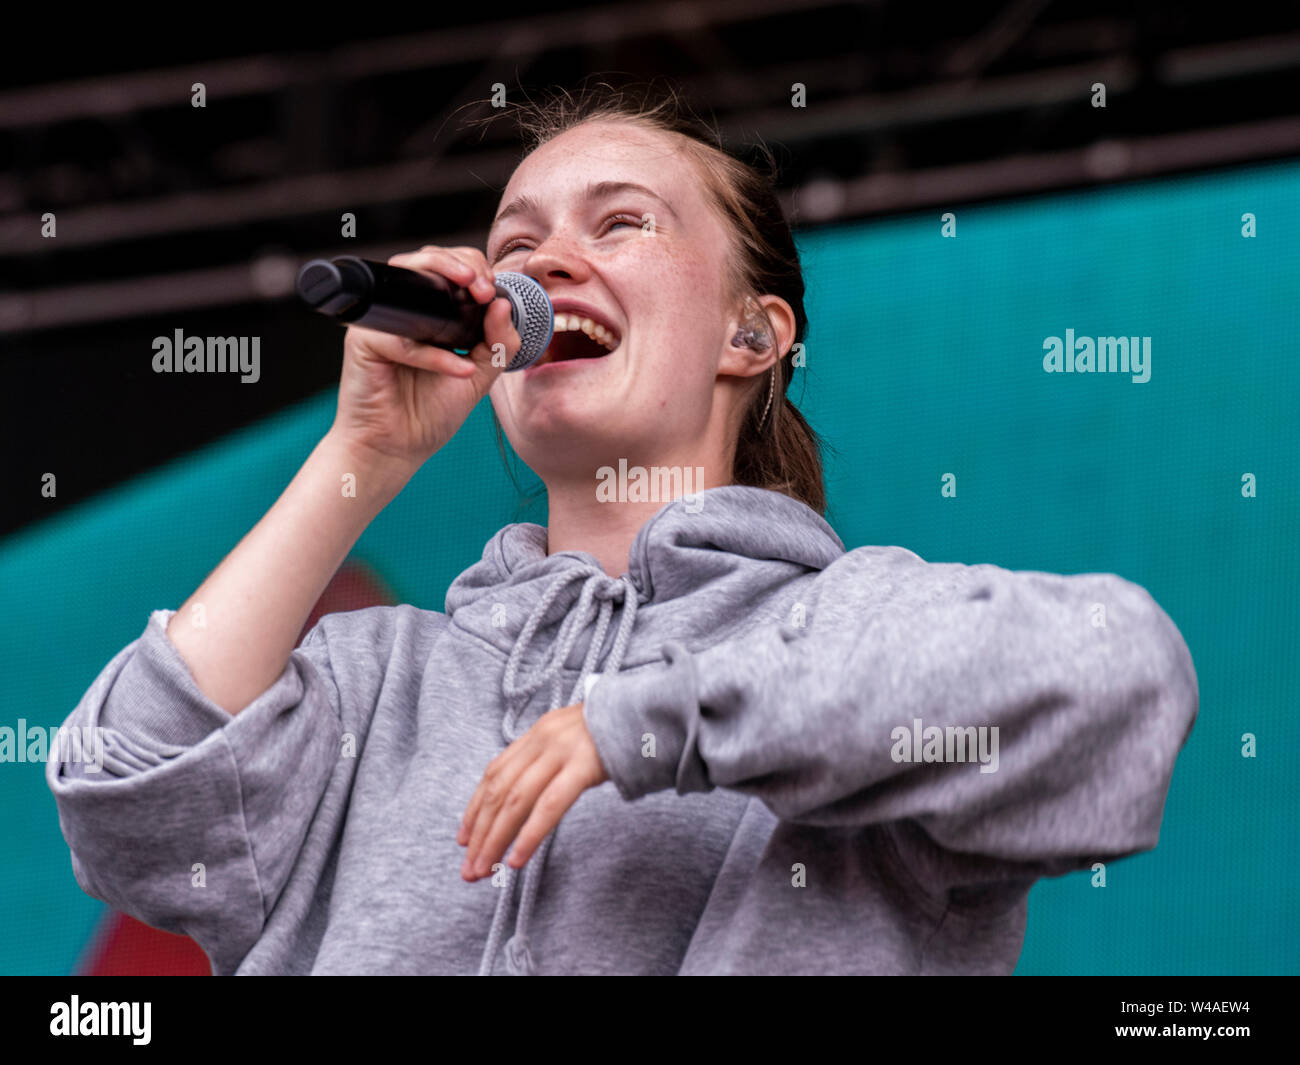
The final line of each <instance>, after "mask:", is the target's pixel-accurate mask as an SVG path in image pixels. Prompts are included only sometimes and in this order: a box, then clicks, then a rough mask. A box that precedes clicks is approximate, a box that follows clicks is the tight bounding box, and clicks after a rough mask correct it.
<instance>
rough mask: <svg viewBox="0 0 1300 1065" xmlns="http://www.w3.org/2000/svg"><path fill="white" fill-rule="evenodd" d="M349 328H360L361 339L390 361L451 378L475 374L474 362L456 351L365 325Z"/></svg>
mask: <svg viewBox="0 0 1300 1065" xmlns="http://www.w3.org/2000/svg"><path fill="white" fill-rule="evenodd" d="M348 330H349V331H352V330H356V331H357V333H358V336H357V337H356V339H357V340H358V341H360V342H361V343H363V344H364V345H365V346H366V347H368V348H370V349H371V350H373V351H374V352H376V353H377V354H379V355H380V356H382V357H383V358H385V359H387V360H389V361H390V362H399V363H401V364H402V365H404V366H411V367H414V368H415V369H417V370H429V371H431V372H433V373H440V374H446V375H447V376H448V377H473V376H474V373H475V367H474V364H473V363H472V362H471V361H470V360H469V359H466V358H463V357H462V356H460V355H457V354H456V353H455V352H453V351H447V350H445V349H443V348H436V347H433V346H432V345H430V344H421V343H420V342H419V341H418V340H412V339H410V337H402V336H396V335H394V334H392V333H383V332H380V331H379V330H375V329H367V328H366V327H365V326H362V325H355V324H354V325H350V326H348Z"/></svg>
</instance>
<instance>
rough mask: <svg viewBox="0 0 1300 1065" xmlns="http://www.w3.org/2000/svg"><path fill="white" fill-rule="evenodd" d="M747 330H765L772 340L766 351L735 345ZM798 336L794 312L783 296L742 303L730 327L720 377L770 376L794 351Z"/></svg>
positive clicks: (739, 304) (769, 296) (769, 341)
mask: <svg viewBox="0 0 1300 1065" xmlns="http://www.w3.org/2000/svg"><path fill="white" fill-rule="evenodd" d="M755 301H756V302H757V307H755ZM744 329H752V330H756V331H757V330H762V331H764V332H765V333H766V335H767V338H768V345H767V347H766V349H765V350H762V351H757V350H755V349H754V348H752V347H741V346H738V345H736V344H734V343H733V340H732V338H733V337H735V335H736V333H737V332H739V331H740V330H744ZM794 333H795V319H794V311H793V310H791V309H790V304H788V303H786V301H785V300H783V299H782V298H781V297H780V296H773V295H770V294H769V295H766V296H758V297H755V299H754V300H751V301H745V300H742V301H741V302H739V303H737V304H736V311H735V314H734V316H733V318H732V320H731V321H730V322H728V324H727V334H726V338H725V339H724V340H723V350H722V357H721V358H720V359H719V360H718V375H719V376H730V377H754V376H757V375H758V374H764V373H767V371H768V369H769V368H770V367H771V366H772V364H773V363H774V362H777V361H778V360H780V359H782V358H784V357H785V355H786V353H787V352H788V351H789V350H790V348H791V346H792V345H793V344H794Z"/></svg>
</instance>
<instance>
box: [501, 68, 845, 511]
mask: <svg viewBox="0 0 1300 1065" xmlns="http://www.w3.org/2000/svg"><path fill="white" fill-rule="evenodd" d="M507 110H508V112H509V113H510V114H511V115H512V117H513V118H514V120H515V124H516V126H517V128H518V131H519V133H520V135H521V138H522V140H523V144H524V156H523V157H524V158H526V157H527V156H528V155H529V154H530V153H532V152H533V151H535V150H536V149H537V148H539V147H541V146H542V145H543V144H545V143H546V142H547V141H549V140H551V139H552V138H554V137H557V136H559V135H560V134H561V133H564V132H566V131H568V130H571V129H573V128H574V127H576V126H578V125H581V124H582V123H584V122H589V121H592V120H595V119H603V120H616V121H625V122H632V123H635V124H637V125H640V126H642V127H644V128H649V129H652V130H658V131H660V132H664V133H671V134H678V135H679V136H681V137H683V138H685V141H684V147H685V148H686V150H687V151H688V153H689V155H690V157H691V159H692V161H693V162H694V163H695V164H696V167H697V169H698V170H699V171H700V174H701V177H702V178H703V180H704V185H705V188H706V190H707V194H708V197H709V199H710V201H711V203H712V205H713V207H714V208H715V209H716V210H717V212H718V213H719V215H720V216H721V218H722V220H723V221H724V222H725V223H726V225H727V228H728V229H729V231H730V232H731V233H732V235H733V242H732V255H731V256H730V271H729V275H730V276H729V277H728V278H727V282H728V284H727V287H728V289H729V294H730V296H731V297H733V298H735V299H737V300H739V299H740V298H741V297H742V296H744V295H746V294H752V295H755V296H757V295H766V294H769V293H770V294H772V295H776V296H780V297H781V298H782V299H784V300H785V301H786V303H788V304H789V305H790V308H791V309H792V310H793V311H794V317H795V334H794V339H793V341H792V342H791V344H792V346H791V350H792V351H799V350H801V349H800V348H799V347H798V346H799V345H801V344H802V342H803V340H804V336H805V334H806V333H807V329H808V316H807V314H806V312H805V311H804V303H803V297H804V281H803V268H802V266H801V264H800V261H799V252H798V249H797V248H796V247H795V243H794V237H793V234H792V233H791V231H790V225H789V223H788V222H787V220H786V218H785V214H784V212H783V211H782V210H781V203H780V201H779V200H778V199H777V195H776V177H777V166H776V162H775V159H774V158H773V155H772V153H771V151H770V150H769V149H768V148H767V147H766V146H765V145H762V144H758V145H754V146H753V150H754V151H755V153H756V159H755V161H754V162H753V163H751V162H748V161H746V160H744V159H742V158H740V157H739V156H738V155H735V154H732V153H731V152H730V151H728V150H727V148H726V147H724V145H723V140H722V135H721V133H720V132H719V131H718V130H717V129H716V128H715V127H713V126H711V125H709V124H708V123H707V122H705V121H704V120H703V119H701V118H700V117H698V116H697V115H696V114H695V113H694V112H693V111H692V110H691V108H690V106H689V105H688V104H687V103H686V102H685V101H684V100H683V99H682V97H681V95H680V94H679V93H678V92H677V91H676V89H674V88H673V87H672V86H671V85H668V86H665V87H664V88H662V89H660V88H657V87H656V86H655V85H654V83H644V84H640V85H632V86H626V87H622V88H619V87H615V86H613V85H611V84H609V83H608V82H603V81H602V82H600V83H598V84H596V85H594V86H584V87H583V88H581V89H579V90H578V91H577V93H576V94H575V93H571V92H570V91H568V90H567V89H563V88H560V89H555V90H552V91H551V92H550V93H549V94H547V95H546V96H545V97H544V98H543V99H541V100H540V101H534V100H531V99H529V100H527V101H526V102H525V103H522V104H514V105H511V106H510V107H509V108H508V109H507ZM495 117H496V116H489V118H488V119H487V121H492V119H493V118H495ZM480 121H481V120H480ZM769 335H772V336H775V334H774V333H771V331H770V330H769ZM777 365H778V370H777V386H776V388H775V389H774V390H772V391H773V396H772V403H771V409H770V410H768V412H767V415H766V418H764V417H763V408H764V406H765V405H766V404H767V397H768V391H769V389H770V388H771V379H772V374H771V371H770V370H769V371H768V372H767V373H764V374H761V375H759V377H758V380H757V383H756V384H755V386H754V387H753V389H752V390H751V395H750V399H749V403H748V405H747V408H746V410H745V413H744V415H743V417H742V419H741V425H740V432H739V436H738V437H737V440H736V454H735V462H734V465H733V472H732V479H733V481H734V483H736V484H744V485H752V486H754V487H756V488H766V489H770V490H772V491H776V492H782V493H784V494H785V495H788V496H791V497H793V498H795V499H798V500H799V501H801V502H803V503H805V504H807V505H808V506H809V507H811V508H812V509H813V510H815V511H817V513H819V514H824V513H825V510H826V488H825V484H824V481H823V476H822V460H821V441H820V440H819V439H818V437H817V434H816V433H815V432H814V431H813V429H812V427H811V426H810V425H809V424H808V422H807V421H806V420H805V419H804V417H803V415H802V414H800V413H799V410H798V408H796V407H795V406H794V404H793V403H791V402H790V401H789V400H788V399H787V398H786V390H787V389H788V388H789V386H790V381H791V379H792V378H793V377H794V371H795V369H796V366H795V365H794V356H793V355H791V354H789V353H787V354H786V356H785V357H784V358H782V359H780V360H779V362H778V364H777ZM493 420H494V421H495V415H494V417H493ZM760 421H761V424H760ZM497 439H498V441H499V442H500V441H501V434H500V425H499V423H498V424H497ZM502 450H503V453H504V444H502Z"/></svg>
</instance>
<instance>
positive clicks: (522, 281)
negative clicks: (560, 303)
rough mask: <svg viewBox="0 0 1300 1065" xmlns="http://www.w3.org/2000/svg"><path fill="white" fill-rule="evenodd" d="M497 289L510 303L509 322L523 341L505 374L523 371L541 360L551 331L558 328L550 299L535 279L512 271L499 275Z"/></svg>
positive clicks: (505, 271)
mask: <svg viewBox="0 0 1300 1065" xmlns="http://www.w3.org/2000/svg"><path fill="white" fill-rule="evenodd" d="M496 288H497V293H498V294H499V295H502V296H505V298H506V299H508V300H509V301H510V320H511V322H512V323H513V325H514V327H515V332H517V333H518V334H519V339H520V340H521V341H523V343H522V344H520V345H519V352H518V354H516V355H515V357H514V358H513V359H511V360H510V365H509V366H507V367H506V372H507V373H509V372H511V371H513V370H522V369H523V368H524V367H525V366H531V365H532V364H533V363H534V362H536V361H537V360H538V359H540V358H541V357H542V353H543V352H545V351H546V346H547V345H548V344H549V343H550V342H551V330H552V329H554V328H555V312H554V310H553V308H552V307H551V298H550V297H549V296H548V295H547V294H546V289H544V288H542V286H541V285H539V284H538V283H537V281H536V280H535V279H533V278H531V277H529V276H528V275H527V274H519V273H515V272H514V271H512V270H503V271H502V272H501V273H499V274H497V275H496Z"/></svg>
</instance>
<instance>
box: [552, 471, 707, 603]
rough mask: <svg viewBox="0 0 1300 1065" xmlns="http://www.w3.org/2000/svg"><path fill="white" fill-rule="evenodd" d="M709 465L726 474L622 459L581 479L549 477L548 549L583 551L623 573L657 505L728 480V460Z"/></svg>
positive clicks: (613, 572) (614, 573)
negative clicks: (640, 463) (633, 548)
mask: <svg viewBox="0 0 1300 1065" xmlns="http://www.w3.org/2000/svg"><path fill="white" fill-rule="evenodd" d="M712 469H713V471H714V472H715V474H716V471H718V470H725V471H726V476H722V477H717V476H714V477H710V467H709V465H708V464H707V463H705V464H694V465H688V464H687V463H686V462H685V461H683V462H681V463H676V462H672V461H667V462H663V463H660V464H656V465H645V466H638V465H636V464H634V463H632V462H631V461H629V460H621V461H615V462H614V463H613V464H612V465H609V466H602V467H600V469H599V471H598V472H597V473H596V474H595V475H594V476H593V475H588V476H585V477H583V478H581V479H580V480H579V479H574V480H568V479H565V480H558V479H554V478H552V479H550V480H548V481H547V486H546V487H547V501H548V514H547V527H546V533H547V545H546V553H547V554H548V555H553V554H555V553H556V552H557V551H586V552H587V553H588V554H591V555H594V556H595V557H596V559H597V561H598V562H599V563H600V565H601V568H602V569H603V570H604V571H605V572H606V573H608V574H609V575H610V576H611V577H621V576H622V575H623V574H624V573H626V572H627V569H628V560H629V556H630V554H631V550H632V541H633V540H635V539H636V534H637V533H638V532H639V531H640V530H641V526H642V525H644V524H645V523H646V522H647V521H648V520H649V519H650V518H652V517H654V515H655V514H656V513H657V512H658V511H659V510H660V509H661V508H663V507H664V506H666V505H667V504H669V503H670V502H672V501H673V500H674V499H681V498H686V499H688V500H689V499H690V498H691V497H693V496H694V495H695V494H696V493H699V492H703V491H704V490H705V489H708V488H717V487H719V486H721V485H724V484H730V483H731V476H730V474H731V463H730V462H728V463H726V464H725V465H720V464H719V465H714V466H713V467H712Z"/></svg>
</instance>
